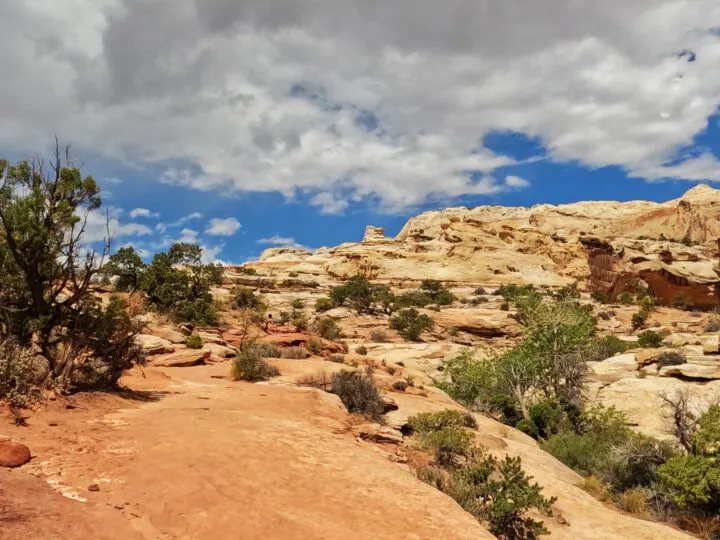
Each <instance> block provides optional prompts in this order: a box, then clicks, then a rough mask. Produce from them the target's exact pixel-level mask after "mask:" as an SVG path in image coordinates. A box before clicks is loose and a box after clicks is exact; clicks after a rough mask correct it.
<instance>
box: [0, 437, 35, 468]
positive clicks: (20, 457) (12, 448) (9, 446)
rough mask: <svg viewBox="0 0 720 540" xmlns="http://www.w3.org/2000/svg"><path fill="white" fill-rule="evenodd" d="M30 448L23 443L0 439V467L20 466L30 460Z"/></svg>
mask: <svg viewBox="0 0 720 540" xmlns="http://www.w3.org/2000/svg"><path fill="white" fill-rule="evenodd" d="M31 457H32V456H31V455H30V449H29V448H28V447H27V446H25V445H24V444H20V443H16V442H12V441H0V467H10V468H14V467H20V466H22V465H25V464H26V463H27V462H28V461H30V458H31Z"/></svg>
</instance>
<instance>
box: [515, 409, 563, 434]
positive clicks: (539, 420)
mask: <svg viewBox="0 0 720 540" xmlns="http://www.w3.org/2000/svg"><path fill="white" fill-rule="evenodd" d="M528 413H529V415H530V421H531V422H532V423H533V424H534V425H535V426H536V427H537V432H538V436H539V437H542V438H543V439H547V438H548V437H549V436H550V435H554V434H555V433H558V432H559V431H560V428H561V427H562V423H563V419H564V413H563V410H562V408H561V407H560V405H559V404H558V403H556V402H553V401H550V400H542V401H538V402H536V403H534V404H533V405H532V406H531V407H530V410H529V411H528ZM521 431H522V430H521Z"/></svg>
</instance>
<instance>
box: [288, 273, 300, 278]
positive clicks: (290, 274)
mask: <svg viewBox="0 0 720 540" xmlns="http://www.w3.org/2000/svg"><path fill="white" fill-rule="evenodd" d="M299 275H300V274H299V273H298V272H290V273H288V276H289V277H291V278H296V277H298V276H299Z"/></svg>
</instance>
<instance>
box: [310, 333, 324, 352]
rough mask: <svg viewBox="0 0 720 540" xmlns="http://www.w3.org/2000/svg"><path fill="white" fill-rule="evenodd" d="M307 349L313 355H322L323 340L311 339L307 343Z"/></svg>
mask: <svg viewBox="0 0 720 540" xmlns="http://www.w3.org/2000/svg"><path fill="white" fill-rule="evenodd" d="M307 348H308V350H309V351H310V352H311V353H313V354H320V353H321V352H322V348H323V343H322V340H321V339H320V338H316V337H311V338H310V339H308V341H307Z"/></svg>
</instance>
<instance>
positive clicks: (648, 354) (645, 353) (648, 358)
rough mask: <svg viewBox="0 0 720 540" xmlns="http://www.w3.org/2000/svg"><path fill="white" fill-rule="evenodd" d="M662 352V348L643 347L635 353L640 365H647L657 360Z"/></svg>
mask: <svg viewBox="0 0 720 540" xmlns="http://www.w3.org/2000/svg"><path fill="white" fill-rule="evenodd" d="M662 352H663V351H662V350H661V349H642V350H640V351H638V352H636V353H635V361H636V362H637V364H638V365H639V366H647V365H649V364H652V363H654V362H657V358H658V356H660V355H661V354H662Z"/></svg>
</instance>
